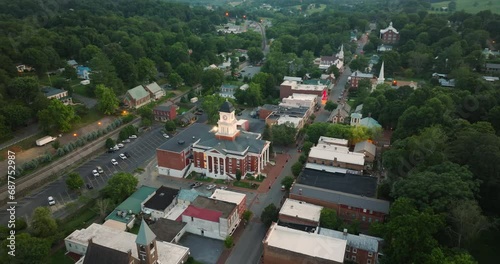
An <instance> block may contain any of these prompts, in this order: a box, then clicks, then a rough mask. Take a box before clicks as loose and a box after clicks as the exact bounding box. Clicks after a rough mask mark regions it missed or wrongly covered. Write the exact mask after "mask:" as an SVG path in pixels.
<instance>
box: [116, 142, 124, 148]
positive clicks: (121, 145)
mask: <svg viewBox="0 0 500 264" xmlns="http://www.w3.org/2000/svg"><path fill="white" fill-rule="evenodd" d="M116 145H117V146H118V147H119V148H123V147H125V145H123V144H122V143H118V144H116Z"/></svg>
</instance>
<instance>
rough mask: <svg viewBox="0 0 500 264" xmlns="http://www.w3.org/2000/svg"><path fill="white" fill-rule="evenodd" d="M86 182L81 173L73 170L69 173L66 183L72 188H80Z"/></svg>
mask: <svg viewBox="0 0 500 264" xmlns="http://www.w3.org/2000/svg"><path fill="white" fill-rule="evenodd" d="M83 184H84V182H83V179H82V177H81V176H80V174H78V173H77V172H72V173H70V174H68V177H67V178H66V185H67V186H68V188H69V189H70V190H73V191H74V190H78V189H80V188H81V187H82V186H83Z"/></svg>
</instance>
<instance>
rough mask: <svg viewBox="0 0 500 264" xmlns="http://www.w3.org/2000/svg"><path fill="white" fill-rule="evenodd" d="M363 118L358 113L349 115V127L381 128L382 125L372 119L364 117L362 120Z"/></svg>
mask: <svg viewBox="0 0 500 264" xmlns="http://www.w3.org/2000/svg"><path fill="white" fill-rule="evenodd" d="M362 117H363V116H362V115H361V114H359V113H352V114H351V126H364V127H367V128H375V129H378V128H382V125H380V124H379V122H378V121H377V120H375V119H373V118H372V117H370V116H369V117H365V118H362Z"/></svg>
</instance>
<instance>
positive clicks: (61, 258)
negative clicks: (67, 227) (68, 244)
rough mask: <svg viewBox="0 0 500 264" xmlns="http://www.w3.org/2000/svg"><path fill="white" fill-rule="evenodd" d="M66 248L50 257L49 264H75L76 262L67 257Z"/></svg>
mask: <svg viewBox="0 0 500 264" xmlns="http://www.w3.org/2000/svg"><path fill="white" fill-rule="evenodd" d="M65 253H66V248H64V247H62V248H61V249H59V250H58V251H56V252H54V254H52V255H51V256H50V260H49V263H51V264H74V263H75V262H74V261H73V260H72V259H71V258H70V257H68V256H66V255H65Z"/></svg>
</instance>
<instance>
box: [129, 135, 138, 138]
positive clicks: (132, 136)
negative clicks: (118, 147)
mask: <svg viewBox="0 0 500 264" xmlns="http://www.w3.org/2000/svg"><path fill="white" fill-rule="evenodd" d="M128 138H130V139H135V138H137V135H131V136H130V137H128Z"/></svg>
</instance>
